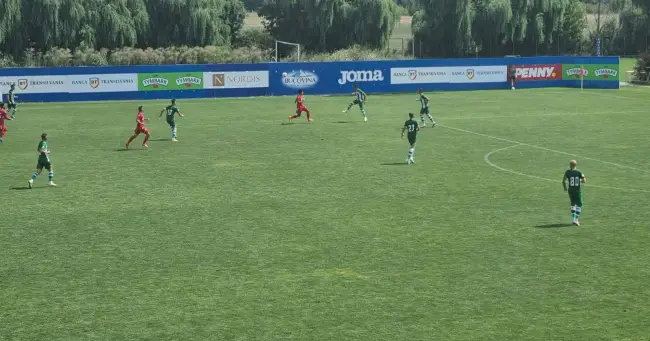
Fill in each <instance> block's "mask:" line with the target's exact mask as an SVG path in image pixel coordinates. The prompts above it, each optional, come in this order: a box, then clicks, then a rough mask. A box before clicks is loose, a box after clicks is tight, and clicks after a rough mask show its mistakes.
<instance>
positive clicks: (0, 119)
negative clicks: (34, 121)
mask: <svg viewBox="0 0 650 341" xmlns="http://www.w3.org/2000/svg"><path fill="white" fill-rule="evenodd" d="M5 119H6V120H9V121H11V120H13V118H11V117H9V115H7V110H6V109H5V104H4V103H0V143H3V142H4V138H5V133H6V132H7V126H6V125H5Z"/></svg>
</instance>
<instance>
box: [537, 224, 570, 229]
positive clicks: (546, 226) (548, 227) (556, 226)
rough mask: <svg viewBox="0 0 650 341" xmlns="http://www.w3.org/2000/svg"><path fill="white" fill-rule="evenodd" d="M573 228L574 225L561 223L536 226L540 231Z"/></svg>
mask: <svg viewBox="0 0 650 341" xmlns="http://www.w3.org/2000/svg"><path fill="white" fill-rule="evenodd" d="M571 226H573V225H572V224H566V223H564V224H560V223H555V224H543V225H535V227H536V228H539V229H556V228H562V227H571Z"/></svg>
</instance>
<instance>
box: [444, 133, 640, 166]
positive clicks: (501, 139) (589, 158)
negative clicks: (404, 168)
mask: <svg viewBox="0 0 650 341" xmlns="http://www.w3.org/2000/svg"><path fill="white" fill-rule="evenodd" d="M436 126H439V127H442V128H447V129H451V130H455V131H459V132H462V133H466V134H471V135H476V136H482V137H487V138H489V139H493V140H499V141H503V142H508V143H511V144H516V145H522V146H526V147H530V148H535V149H539V150H545V151H547V152H552V153H557V154H563V155H568V156H573V157H575V158H578V159H584V160H590V161H595V162H600V163H604V164H608V165H611V166H615V167H619V168H625V169H630V170H635V171H637V172H642V173H645V174H648V173H650V171H648V170H646V169H640V168H636V167H632V166H626V165H621V164H620V163H616V162H609V161H604V160H599V159H596V158H592V157H587V156H581V155H578V154H573V153H567V152H563V151H561V150H555V149H550V148H546V147H542V146H538V145H534V144H530V143H525V142H519V141H515V140H510V139H506V138H503V137H498V136H492V135H488V134H483V133H478V132H475V131H471V130H466V129H461V128H455V127H450V126H448V125H442V124H437V125H436Z"/></svg>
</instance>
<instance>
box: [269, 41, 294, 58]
mask: <svg viewBox="0 0 650 341" xmlns="http://www.w3.org/2000/svg"><path fill="white" fill-rule="evenodd" d="M274 61H275V62H281V61H295V62H299V61H300V44H296V43H290V42H288V41H282V40H276V41H275V57H274Z"/></svg>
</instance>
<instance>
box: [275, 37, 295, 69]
mask: <svg viewBox="0 0 650 341" xmlns="http://www.w3.org/2000/svg"><path fill="white" fill-rule="evenodd" d="M280 44H284V45H289V46H294V47H296V48H297V54H298V55H297V57H298V61H300V44H296V43H290V42H288V41H282V40H276V41H275V62H276V63H277V62H279V59H278V55H279V54H278V46H279V45H280Z"/></svg>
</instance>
